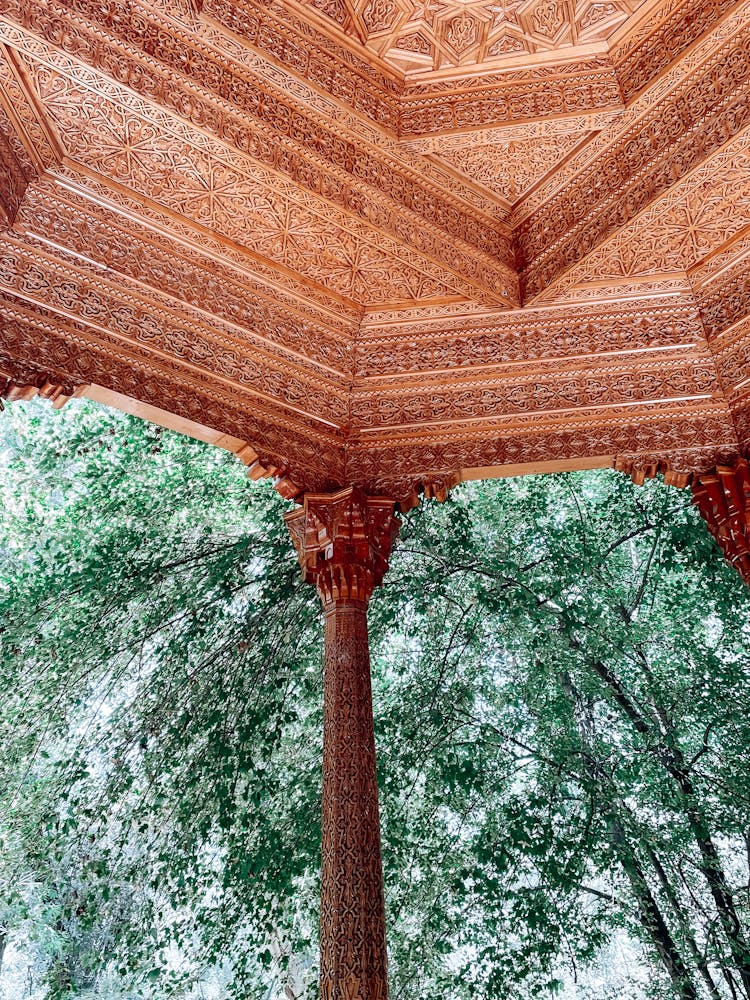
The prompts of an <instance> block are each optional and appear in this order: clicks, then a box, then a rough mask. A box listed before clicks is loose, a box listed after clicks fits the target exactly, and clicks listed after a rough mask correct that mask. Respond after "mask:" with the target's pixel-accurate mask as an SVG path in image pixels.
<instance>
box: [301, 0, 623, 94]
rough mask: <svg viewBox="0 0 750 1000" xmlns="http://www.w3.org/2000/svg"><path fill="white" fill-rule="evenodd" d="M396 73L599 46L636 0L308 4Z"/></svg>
mask: <svg viewBox="0 0 750 1000" xmlns="http://www.w3.org/2000/svg"><path fill="white" fill-rule="evenodd" d="M306 2H307V4H309V6H310V7H312V8H314V9H315V10H316V11H321V12H322V13H323V14H324V15H325V16H326V17H328V18H330V19H331V20H332V21H333V22H335V23H336V24H338V25H339V26H340V27H341V28H342V29H343V30H344V32H346V33H347V35H349V36H350V37H351V38H352V39H353V40H356V41H358V42H360V43H361V44H362V45H363V46H364V47H365V49H366V50H369V51H370V52H372V53H373V54H375V55H377V56H378V57H379V58H381V59H383V60H384V61H385V62H386V63H387V64H388V65H389V66H391V67H392V68H393V69H394V70H396V71H397V72H406V73H410V74H411V75H412V76H414V75H419V76H420V77H422V76H425V75H428V76H429V74H430V73H432V72H433V71H437V70H440V69H443V68H445V67H459V66H460V67H462V68H463V67H467V66H472V67H474V66H477V65H481V66H486V67H487V68H490V69H492V68H496V67H497V65H498V63H502V61H503V60H504V59H507V58H508V57H509V56H510V57H513V58H515V59H516V60H517V59H518V58H519V57H521V58H523V57H526V58H529V57H531V58H533V57H534V56H538V55H539V54H541V53H548V52H550V51H555V50H558V49H562V50H565V49H570V48H572V47H573V46H575V45H585V44H587V43H589V44H590V43H596V42H604V41H606V39H607V38H608V37H609V36H610V35H611V34H612V33H613V32H614V31H616V30H617V29H618V28H620V27H621V26H622V25H623V23H624V22H625V21H626V20H627V19H628V17H629V15H630V14H631V13H632V12H633V11H634V10H635V9H637V7H638V0H607V2H606V3H603V2H600V0H584V2H582V3H576V4H575V10H573V6H572V5H571V4H568V3H565V2H563V0H497V2H491V0H445V2H443V0H357V2H356V3H353V4H344V3H342V2H341V0H306Z"/></svg>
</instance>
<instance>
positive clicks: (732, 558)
mask: <svg viewBox="0 0 750 1000" xmlns="http://www.w3.org/2000/svg"><path fill="white" fill-rule="evenodd" d="M691 488H692V491H693V501H694V503H695V505H696V506H697V508H698V510H699V511H700V513H701V515H702V517H703V519H704V520H705V522H706V524H707V525H708V530H709V531H710V532H711V534H712V535H713V537H714V538H715V539H716V541H717V542H718V544H719V545H720V546H721V549H722V551H723V553H724V555H725V556H726V558H727V560H728V561H729V562H730V563H731V564H732V565H733V566H734V568H735V569H736V570H737V572H738V573H739V574H740V576H741V577H742V579H743V580H744V581H745V583H746V584H748V586H750V467H748V462H747V459H746V458H739V459H737V461H736V462H735V463H734V465H717V466H716V469H715V470H713V471H712V472H708V473H704V474H702V475H696V476H694V477H693V481H692V483H691Z"/></svg>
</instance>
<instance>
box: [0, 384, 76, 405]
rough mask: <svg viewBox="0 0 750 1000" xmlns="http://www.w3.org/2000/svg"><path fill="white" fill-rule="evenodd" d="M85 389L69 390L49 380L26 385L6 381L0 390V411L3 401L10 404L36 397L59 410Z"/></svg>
mask: <svg viewBox="0 0 750 1000" xmlns="http://www.w3.org/2000/svg"><path fill="white" fill-rule="evenodd" d="M85 388H86V387H85V386H80V387H79V388H78V389H71V387H70V386H64V385H61V384H60V383H58V382H52V381H50V379H44V380H43V381H40V382H37V383H31V384H28V385H27V384H19V383H17V382H14V381H12V380H10V379H8V380H6V382H5V384H4V385H3V386H2V388H0V410H2V409H3V400H7V401H8V402H9V403H12V402H15V401H16V400H25V399H34V398H35V397H36V396H39V397H40V398H41V399H49V400H50V402H51V403H52V406H53V407H54V408H55V409H56V410H59V409H60V408H61V407H62V406H64V405H65V404H66V403H67V402H68V400H69V399H70V398H71V397H72V396H78V395H81V393H82V392H83V390H84V389H85Z"/></svg>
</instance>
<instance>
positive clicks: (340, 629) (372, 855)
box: [286, 489, 398, 1000]
mask: <svg viewBox="0 0 750 1000" xmlns="http://www.w3.org/2000/svg"><path fill="white" fill-rule="evenodd" d="M286 522H287V524H288V526H289V530H290V532H291V534H292V539H293V540H294V544H295V546H296V548H297V552H298V554H299V558H300V563H301V564H302V572H303V575H304V578H305V580H307V581H308V582H310V583H314V584H315V585H316V587H317V588H318V594H319V595H320V599H321V601H322V602H323V611H324V614H325V679H324V694H323V699H324V721H323V831H322V832H323V850H322V867H321V912H320V992H321V996H322V998H323V1000H386V996H387V992H388V980H387V968H386V945H385V912H384V903H383V872H382V866H381V861H380V821H379V817H378V789H377V780H376V772H375V736H374V730H373V717H372V690H371V684H370V652H369V646H368V639H367V605H368V603H369V600H370V597H371V596H372V592H373V589H374V588H375V587H377V586H378V585H379V584H380V583H381V581H382V579H383V576H384V574H385V572H386V570H387V569H388V556H389V554H390V550H391V545H392V543H393V540H394V538H395V537H396V533H397V531H398V521H397V520H396V518H395V516H394V503H393V502H392V501H391V500H387V499H385V498H382V497H367V496H365V495H364V494H363V493H361V492H360V491H359V490H356V489H347V490H342V491H341V492H339V493H334V494H316V495H312V494H306V495H305V500H304V506H303V507H302V509H300V510H297V511H294V512H293V513H291V514H288V515H287V516H286Z"/></svg>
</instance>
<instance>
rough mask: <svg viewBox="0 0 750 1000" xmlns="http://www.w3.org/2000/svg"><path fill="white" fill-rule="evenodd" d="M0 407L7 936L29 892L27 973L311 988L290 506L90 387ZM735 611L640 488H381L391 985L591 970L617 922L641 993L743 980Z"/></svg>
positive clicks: (726, 582)
mask: <svg viewBox="0 0 750 1000" xmlns="http://www.w3.org/2000/svg"><path fill="white" fill-rule="evenodd" d="M0 429H1V430H2V433H3V434H4V437H3V439H2V440H3V442H4V449H5V450H4V455H5V460H4V468H3V476H2V483H0V489H1V490H2V498H3V509H4V513H5V516H4V519H3V524H2V526H1V527H0V628H1V629H2V631H1V632H0V640H1V642H2V646H1V648H0V655H1V657H2V658H1V660H0V662H1V663H2V669H3V675H2V676H3V702H2V706H1V707H0V737H1V738H2V741H3V746H4V748H5V752H4V755H3V758H2V760H0V782H1V787H2V792H0V795H1V796H2V802H3V809H2V810H0V815H2V816H3V819H2V836H3V839H4V844H7V845H10V844H12V845H13V849H12V850H10V849H7V850H6V849H4V850H3V853H2V856H0V866H2V869H4V873H3V874H4V877H5V878H6V880H7V881H8V883H9V884H14V883H17V884H18V885H22V884H26V883H23V881H22V880H21V881H19V880H18V878H17V876H18V873H19V872H25V873H27V875H28V874H29V873H30V874H31V876H32V879H31V881H32V882H33V891H32V889H29V888H26V889H21V890H19V892H17V893H16V897H17V898H16V904H15V909H13V908H12V907H11V908H10V909H9V911H8V919H7V920H6V923H7V926H8V933H9V935H10V936H11V937H12V935H13V934H14V932H17V929H18V928H19V927H20V926H21V923H22V921H23V919H26V917H27V916H28V914H31V913H32V912H33V915H34V916H33V919H34V922H35V925H36V926H38V927H39V928H43V932H44V935H46V936H45V941H47V942H48V945H47V948H48V952H49V955H50V960H49V962H48V966H47V984H46V989H47V995H48V996H49V997H59V998H62V997H68V996H72V995H75V994H76V993H77V992H81V991H82V990H86V989H87V988H89V987H91V985H92V983H93V984H94V985H96V983H101V981H102V976H103V975H104V974H105V973H106V974H108V975H117V976H118V977H119V978H120V980H121V981H122V983H123V984H125V986H126V988H127V990H129V991H130V992H131V994H132V995H133V996H136V995H142V996H146V997H151V998H154V1000H156V998H161V997H167V996H170V995H185V993H184V991H185V990H186V989H188V988H189V985H190V983H191V982H192V983H195V982H199V981H200V980H201V977H204V976H205V975H206V972H207V970H210V969H216V968H219V969H223V970H224V971H225V978H226V979H227V981H228V983H227V987H226V990H227V995H230V994H231V995H235V996H238V997H254V996H257V997H259V998H260V997H261V996H263V997H266V996H269V995H273V996H280V995H281V994H282V993H283V994H284V995H285V996H286V997H288V998H289V1000H296V998H297V997H302V996H303V995H305V994H308V995H312V994H313V993H314V990H315V962H316V933H317V931H316V912H317V893H318V885H317V880H318V851H319V836H320V829H319V768H320V755H321V728H322V711H321V707H322V706H321V678H320V671H321V643H322V629H321V623H320V615H319V610H318V603H317V597H316V596H315V594H314V592H313V591H312V588H309V587H307V586H305V585H303V584H302V583H301V582H300V579H299V570H298V566H297V563H296V559H295V557H294V553H293V551H292V547H291V545H290V543H289V540H288V538H287V536H286V529H285V528H284V526H283V523H282V518H281V514H282V512H283V511H284V510H285V509H287V507H288V505H287V504H285V502H283V501H282V500H280V499H279V498H278V497H277V496H276V495H275V494H274V492H273V491H272V489H271V488H270V485H269V484H267V483H266V484H252V483H250V482H249V481H248V480H247V478H246V476H245V474H244V469H243V468H242V466H241V465H240V464H239V463H238V462H237V461H236V460H235V459H233V458H232V457H231V456H228V455H225V454H223V453H221V452H219V451H216V450H214V449H211V448H209V447H207V446H204V445H201V444H199V443H197V442H192V441H189V440H187V439H185V438H182V437H180V436H178V435H175V434H171V433H168V432H166V431H162V430H160V429H158V428H155V427H153V426H150V425H148V424H145V423H142V422H140V421H138V420H135V419H133V418H129V417H124V416H122V415H119V414H116V413H112V412H107V411H105V410H103V409H101V408H98V407H95V406H93V405H92V404H83V403H75V404H72V405H70V406H69V407H66V408H65V410H63V411H62V412H61V413H55V412H52V411H50V410H48V409H46V408H44V407H43V406H41V405H38V404H37V405H33V404H28V405H23V406H21V405H14V406H13V407H9V408H8V411H7V412H6V413H4V414H3V415H2V417H0ZM749 609H750V600H749V599H748V595H747V594H746V592H745V590H744V588H743V587H742V586H741V585H740V583H739V580H738V578H737V577H736V576H735V574H734V572H733V571H732V570H731V568H730V567H728V566H726V565H725V564H724V562H723V560H722V557H721V554H720V553H719V552H718V550H717V549H716V547H715V546H714V543H713V542H712V541H711V540H710V538H709V537H708V534H707V532H706V530H705V528H704V526H703V525H702V523H701V521H700V519H699V517H698V515H697V513H696V512H695V511H694V510H693V509H692V508H691V506H690V503H689V495H688V494H686V493H682V492H679V491H676V490H673V489H670V488H667V487H664V486H663V485H662V484H660V483H658V482H654V483H651V484H649V485H648V486H646V487H643V488H639V487H634V486H633V485H632V484H631V483H630V482H629V481H628V480H627V479H626V478H625V477H623V476H621V475H619V474H617V473H613V472H610V471H602V472H596V473H579V474H572V475H568V476H548V477H529V478H525V479H520V480H501V481H497V482H487V483H479V484H472V485H467V486H464V487H461V488H459V489H457V490H456V491H455V492H454V494H453V496H452V497H451V499H450V500H449V501H448V502H447V503H446V504H444V505H436V504H425V505H423V506H422V507H421V508H418V509H417V510H415V511H412V512H410V513H409V514H408V515H406V516H405V518H404V523H403V528H402V532H401V538H400V541H399V544H398V546H397V548H396V551H395V552H394V557H393V560H392V568H391V571H390V573H389V575H388V577H387V578H386V585H385V586H384V587H383V588H382V589H381V590H380V591H379V592H378V593H377V594H376V597H375V599H374V601H373V604H372V608H371V613H370V621H371V633H372V637H371V638H372V651H373V675H374V676H373V689H374V703H375V713H376V737H377V742H378V748H379V781H380V786H381V796H382V817H383V827H384V830H383V848H384V867H385V880H386V896H387V908H388V920H389V948H390V976H391V991H392V996H393V997H406V996H409V997H414V996H417V997H424V998H425V1000H427V998H430V1000H431V998H433V997H437V996H442V997H446V998H455V1000H464V998H467V1000H468V997H469V996H471V997H475V996H480V997H486V998H488V1000H489V998H499V997H513V998H514V1000H516V998H520V1000H523V998H524V997H529V998H530V997H532V996H538V995H540V994H541V995H542V996H545V995H547V996H552V995H555V994H556V993H559V992H560V991H566V990H567V991H568V994H569V995H579V994H580V995H581V996H587V995H591V996H593V995H594V993H595V991H594V988H593V987H591V989H589V988H588V987H584V986H583V985H581V986H580V987H576V986H575V982H576V979H577V978H578V977H579V976H580V975H582V974H583V973H584V972H585V970H586V968H588V967H589V966H591V964H592V963H593V962H595V961H596V959H597V956H598V955H599V954H600V953H601V949H602V948H603V947H604V946H605V945H606V944H607V942H608V941H610V940H611V939H612V937H613V935H623V934H625V935H631V936H632V938H633V939H635V940H639V941H642V942H643V943H644V947H645V949H646V951H645V953H644V962H645V963H652V965H653V970H654V972H655V973H658V974H654V975H650V976H649V977H647V981H646V983H645V986H644V994H645V995H647V996H649V997H653V998H657V997H666V996H674V997H679V998H684V1000H691V998H693V997H701V998H705V997H710V998H712V1000H716V998H720V997H726V998H735V997H737V998H739V997H746V998H748V997H750V986H749V981H748V950H747V941H748V938H749V937H750V930H749V928H750V899H749V898H748V870H747V843H748V837H749V836H750V835H749V831H750V788H749V787H748V786H749V782H750V779H749V778H748V767H747V761H748V747H750V731H749V727H750V722H749V721H748V717H747V712H746V710H744V706H746V705H747V703H748V695H750V673H749V671H748V659H747V652H746V651H747V648H748V620H749V619H748V610H749ZM28 881H29V880H28V878H27V879H26V882H28ZM24 907H25V909H26V915H24V912H23V911H24ZM14 921H15V923H14ZM603 989H604V991H605V992H604V993H602V992H601V990H600V991H599V994H598V996H602V997H603V996H604V995H605V993H606V986H605V987H604V988H603ZM571 990H573V991H574V992H573V993H572V994H571V993H570V991H571ZM269 991H270V994H269ZM581 991H583V992H581ZM592 991H594V992H592ZM620 995H622V994H620Z"/></svg>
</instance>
